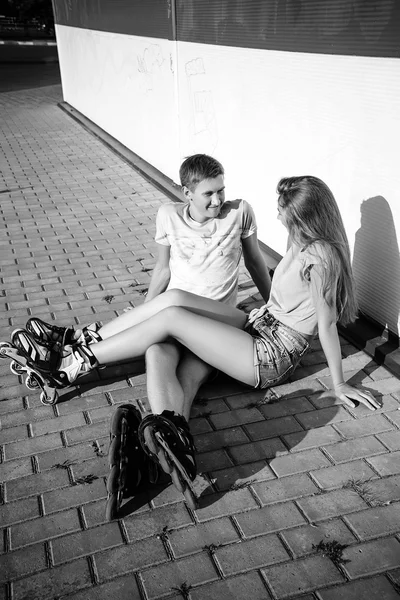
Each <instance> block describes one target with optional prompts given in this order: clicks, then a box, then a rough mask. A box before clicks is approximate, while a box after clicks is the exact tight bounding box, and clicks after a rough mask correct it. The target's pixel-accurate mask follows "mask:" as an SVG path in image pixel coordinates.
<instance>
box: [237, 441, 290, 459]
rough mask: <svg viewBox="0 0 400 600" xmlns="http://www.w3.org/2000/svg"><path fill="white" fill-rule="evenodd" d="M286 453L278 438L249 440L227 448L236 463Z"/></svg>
mask: <svg viewBox="0 0 400 600" xmlns="http://www.w3.org/2000/svg"><path fill="white" fill-rule="evenodd" d="M287 453H288V452H287V449H286V447H285V446H284V444H282V442H281V440H280V439H279V438H269V439H267V440H260V441H258V442H250V443H248V444H241V445H240V446H233V447H232V448H230V449H229V454H230V455H231V456H232V458H233V460H234V461H235V463H236V464H243V463H247V462H254V461H256V460H262V459H267V458H274V457H275V456H281V455H282V454H287Z"/></svg>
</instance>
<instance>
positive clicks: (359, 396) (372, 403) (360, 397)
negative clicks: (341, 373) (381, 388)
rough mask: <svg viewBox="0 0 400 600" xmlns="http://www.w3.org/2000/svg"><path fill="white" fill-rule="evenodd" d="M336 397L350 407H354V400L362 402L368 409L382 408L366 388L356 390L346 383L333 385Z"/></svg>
mask: <svg viewBox="0 0 400 600" xmlns="http://www.w3.org/2000/svg"><path fill="white" fill-rule="evenodd" d="M335 394H336V397H337V398H338V399H339V400H341V401H342V402H344V403H345V404H347V406H349V407H350V408H355V407H356V404H355V402H354V400H355V401H356V402H360V403H361V404H364V405H365V406H366V407H367V408H369V410H375V409H376V408H382V403H381V402H379V401H378V400H377V399H376V398H374V396H373V395H372V394H371V392H368V391H367V390H357V389H356V388H353V387H352V386H351V385H349V384H348V383H339V384H338V385H337V386H335Z"/></svg>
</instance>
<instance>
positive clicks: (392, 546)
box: [343, 537, 400, 579]
mask: <svg viewBox="0 0 400 600" xmlns="http://www.w3.org/2000/svg"><path fill="white" fill-rule="evenodd" d="M343 558H344V559H345V560H346V561H349V562H346V563H345V564H344V565H343V568H344V570H345V571H346V573H347V575H348V576H349V577H350V579H357V578H358V577H363V576H366V575H374V574H375V573H381V572H384V571H387V570H388V569H394V568H396V567H398V566H399V564H400V542H399V541H398V540H397V539H395V538H393V537H392V538H386V539H382V540H375V541H373V542H367V543H365V544H358V545H356V546H349V547H348V548H346V549H345V550H344V551H343Z"/></svg>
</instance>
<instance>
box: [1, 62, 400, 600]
mask: <svg viewBox="0 0 400 600" xmlns="http://www.w3.org/2000/svg"><path fill="white" fill-rule="evenodd" d="M26 77H27V79H26ZM57 77H58V79H57ZM38 82H40V84H38ZM53 84H56V85H53ZM58 84H59V74H58V65H57V64H51V65H22V66H21V65H16V66H13V65H0V86H1V88H0V89H1V90H2V92H3V93H1V94H0V128H1V133H0V135H1V144H0V146H1V154H0V171H1V177H0V201H1V217H2V219H1V228H2V235H1V238H0V243H1V258H0V264H1V272H0V275H1V285H0V302H1V309H2V310H1V314H0V340H8V339H9V337H10V333H11V332H12V331H13V330H14V329H15V328H17V327H22V326H24V324H25V322H26V320H27V319H28V318H29V317H30V316H31V315H37V316H40V317H42V318H44V319H45V320H53V319H54V320H56V321H57V322H61V323H63V324H71V323H74V324H75V325H83V324H87V323H89V322H92V321H95V320H100V321H102V322H106V321H108V320H109V319H111V318H113V317H115V316H116V315H117V314H120V313H121V311H122V310H123V309H124V308H125V307H126V306H128V305H131V306H134V305H136V304H139V303H141V302H142V301H143V292H144V290H145V289H146V287H147V286H148V283H149V281H150V276H151V269H152V267H153V266H154V260H155V259H154V254H155V243H154V240H153V238H154V233H155V216H156V212H157V210H158V208H159V206H160V205H161V203H163V202H167V201H168V198H167V197H166V196H165V195H164V194H163V193H162V192H160V191H159V190H157V189H156V188H155V187H154V186H153V185H152V184H150V183H149V182H148V181H146V179H144V178H143V177H142V176H141V175H139V174H138V173H136V172H135V171H134V170H133V168H132V167H131V166H130V165H129V164H127V163H125V162H124V161H123V160H122V159H121V158H120V157H119V156H117V155H116V154H114V153H113V152H112V150H111V149H109V148H108V147H106V146H105V145H103V144H102V143H101V142H100V141H99V140H98V139H97V138H95V137H93V136H92V135H91V134H90V132H88V131H87V130H85V129H84V128H82V127H81V126H80V125H79V124H78V123H77V122H76V121H74V120H73V119H71V118H70V117H69V116H68V115H67V114H66V113H65V112H63V111H62V110H60V108H59V107H58V106H57V102H59V101H61V100H62V95H61V87H60V85H58ZM253 294H255V289H254V287H251V284H250V282H249V278H248V275H247V274H246V273H245V271H244V270H242V275H241V293H240V299H241V300H242V301H244V302H245V304H246V306H247V308H250V307H251V306H254V305H255V298H254V296H253ZM342 349H343V355H344V357H345V358H344V367H345V372H346V376H347V377H348V379H349V381H350V382H351V383H353V384H355V385H364V386H365V387H366V388H368V389H370V390H371V391H373V393H375V394H376V395H379V396H381V399H382V401H383V407H382V409H381V410H379V411H377V412H375V413H371V412H369V411H368V410H367V409H366V408H364V407H358V408H356V409H354V410H351V409H349V408H347V407H344V406H341V405H338V404H337V403H336V401H335V399H334V398H333V397H332V394H331V393H330V392H329V377H328V371H327V367H326V363H325V359H324V356H323V354H322V352H321V350H320V348H319V345H318V343H315V344H314V347H313V351H312V352H311V353H310V354H308V355H307V356H306V357H305V358H304V359H303V361H302V365H301V366H300V368H299V369H298V371H297V372H296V376H295V378H294V380H292V381H290V382H289V383H287V384H284V385H282V386H279V387H276V388H273V389H272V390H270V391H268V392H263V391H252V390H249V389H247V388H244V387H243V386H240V385H239V384H237V383H235V382H234V381H232V380H229V379H227V378H222V377H221V378H219V379H217V380H216V381H215V382H214V383H212V384H209V385H208V386H205V387H204V388H203V389H202V390H201V391H200V393H199V397H198V400H197V402H196V404H195V407H194V410H193V418H192V419H191V422H190V425H191V430H192V432H193V434H194V436H195V441H196V446H197V450H198V468H199V472H200V474H201V475H199V476H198V478H197V480H196V483H195V485H196V488H197V490H198V493H199V495H200V501H199V508H198V510H196V511H192V510H190V509H189V508H188V506H187V505H186V503H185V502H184V498H183V496H182V495H181V494H180V493H178V492H177V491H176V490H175V488H173V487H172V486H167V487H161V488H154V487H153V488H151V489H149V490H148V492H147V493H146V492H144V493H142V494H141V495H139V496H138V497H136V498H134V499H127V500H126V501H125V503H124V506H123V508H122V512H121V519H120V520H117V521H113V522H106V520H105V503H106V488H105V478H106V476H107V471H108V462H107V449H108V438H109V433H108V423H109V419H110V415H111V414H112V413H113V411H114V409H115V406H116V405H118V404H120V403H125V402H132V403H135V404H136V405H138V406H139V407H140V408H142V409H147V408H148V404H147V399H146V387H145V375H144V374H143V373H139V374H133V375H130V374H129V368H127V369H125V370H124V369H121V370H118V369H114V370H113V369H109V370H106V371H103V372H101V373H100V374H99V377H98V378H97V379H96V380H94V381H92V382H91V383H89V384H86V385H81V386H78V387H74V388H71V389H70V390H67V391H64V392H63V393H62V394H61V397H60V400H59V402H58V403H57V404H56V405H54V406H45V405H42V404H41V403H40V400H39V393H38V392H37V391H36V390H34V391H32V390H28V389H27V388H26V387H25V385H24V384H23V380H22V378H21V377H18V376H16V375H14V374H12V373H11V372H10V370H9V363H8V361H6V360H2V361H1V362H0V374H1V376H2V377H1V387H0V418H1V430H0V443H1V455H0V456H1V463H0V481H1V482H2V484H1V493H2V497H1V502H2V504H1V505H0V522H1V526H2V528H3V537H2V545H1V548H0V552H1V554H0V581H1V582H2V583H1V584H0V586H1V587H0V599H1V600H6V599H7V600H11V599H13V600H22V599H26V600H34V599H40V600H47V599H49V600H50V599H52V600H53V599H55V598H71V599H74V600H94V599H96V600H105V599H109V598H111V597H115V598H118V600H128V599H129V600H134V599H139V598H140V599H142V600H145V599H156V598H172V599H174V600H176V599H178V598H190V599H192V600H206V599H207V600H208V599H215V600H225V599H226V600H228V599H229V600H232V599H233V600H248V599H249V598H251V599H252V600H258V599H268V598H276V599H281V598H282V599H283V598H292V599H293V598H300V597H301V598H303V599H304V600H311V599H314V600H315V599H319V600H336V599H337V600H339V599H340V600H343V599H345V598H348V599H353V598H354V599H356V598H357V599H358V598H366V599H368V600H375V599H379V600H381V599H382V598H385V600H390V599H392V598H393V599H395V598H398V597H399V593H398V592H399V589H400V568H399V565H400V542H399V540H400V536H399V532H400V529H399V528H400V526H399V523H400V502H399V500H400V431H399V428H400V382H399V380H398V379H397V378H395V377H394V376H392V375H391V374H390V373H389V372H388V371H387V370H386V369H385V368H384V367H378V365H377V364H376V363H374V362H373V361H372V360H371V358H370V357H369V356H367V355H366V354H365V353H364V352H362V351H358V350H357V349H356V348H354V347H353V346H351V345H350V344H348V343H346V342H345V341H344V340H343V345H342Z"/></svg>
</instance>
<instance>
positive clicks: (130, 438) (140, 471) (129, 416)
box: [106, 404, 159, 521]
mask: <svg viewBox="0 0 400 600" xmlns="http://www.w3.org/2000/svg"><path fill="white" fill-rule="evenodd" d="M141 420H142V415H141V413H140V411H139V410H138V409H137V408H136V407H135V406H133V405H132V404H121V406H118V407H117V409H116V411H115V412H114V414H113V415H112V417H111V421H110V448H109V450H108V463H109V466H110V473H109V475H108V478H107V494H108V497H107V505H106V519H107V521H112V520H113V519H116V518H117V517H118V511H119V509H120V506H121V503H122V500H123V498H128V497H129V496H134V495H135V493H136V492H137V491H138V488H139V487H142V488H143V487H144V486H145V485H146V484H148V483H153V484H154V483H156V482H157V480H158V475H159V469H158V466H157V465H156V464H155V463H154V462H153V461H152V460H151V459H150V458H149V457H148V456H147V454H145V452H144V451H143V449H142V447H141V445H140V441H139V436H138V428H139V425H140V422H141Z"/></svg>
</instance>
